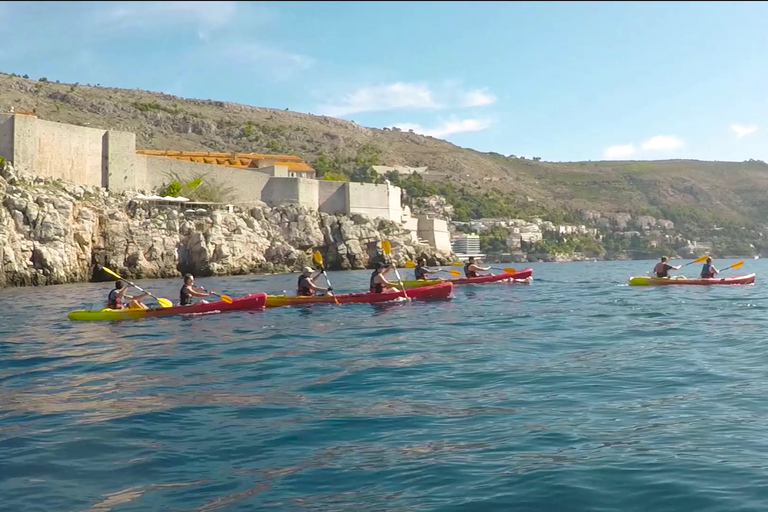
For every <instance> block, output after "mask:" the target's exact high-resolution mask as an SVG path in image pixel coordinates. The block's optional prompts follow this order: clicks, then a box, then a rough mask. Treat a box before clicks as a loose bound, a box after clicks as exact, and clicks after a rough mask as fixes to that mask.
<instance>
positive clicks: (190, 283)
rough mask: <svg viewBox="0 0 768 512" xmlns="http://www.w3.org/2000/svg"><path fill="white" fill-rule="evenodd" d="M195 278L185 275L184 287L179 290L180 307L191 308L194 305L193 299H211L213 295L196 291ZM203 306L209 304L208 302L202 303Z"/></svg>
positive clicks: (203, 301)
mask: <svg viewBox="0 0 768 512" xmlns="http://www.w3.org/2000/svg"><path fill="white" fill-rule="evenodd" d="M194 284H195V276H193V275H192V274H184V285H183V286H182V287H181V290H179V305H181V306H189V305H191V304H192V297H209V296H210V295H211V294H210V293H208V292H206V291H204V290H196V289H195V287H194ZM200 302H202V303H203V304H208V301H207V300H202V301H200Z"/></svg>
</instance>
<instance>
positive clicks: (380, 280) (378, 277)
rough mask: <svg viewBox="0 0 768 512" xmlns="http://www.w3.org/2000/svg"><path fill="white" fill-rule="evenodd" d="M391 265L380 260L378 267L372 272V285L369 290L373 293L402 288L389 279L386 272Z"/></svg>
mask: <svg viewBox="0 0 768 512" xmlns="http://www.w3.org/2000/svg"><path fill="white" fill-rule="evenodd" d="M389 269H390V266H389V265H388V264H387V263H382V262H378V263H377V264H376V269H375V270H374V271H373V274H371V285H370V289H369V291H370V292H371V293H384V292H399V291H400V290H399V289H398V288H397V287H396V286H395V285H394V284H393V283H390V282H389V281H387V278H386V277H384V274H386V273H387V272H389Z"/></svg>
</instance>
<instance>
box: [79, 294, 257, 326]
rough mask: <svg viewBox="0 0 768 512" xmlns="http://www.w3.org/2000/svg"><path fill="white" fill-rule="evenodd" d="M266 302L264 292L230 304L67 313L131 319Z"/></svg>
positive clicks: (88, 317) (82, 317) (238, 308)
mask: <svg viewBox="0 0 768 512" xmlns="http://www.w3.org/2000/svg"><path fill="white" fill-rule="evenodd" d="M266 303H267V294H266V293H257V294H254V295H247V296H245V297H241V298H239V299H232V304H228V303H226V302H224V301H223V300H218V301H215V302H208V303H203V302H196V303H194V304H192V305H190V306H173V307H170V308H160V307H158V308H153V309H98V310H79V311H72V312H71V313H70V314H69V319H70V320H133V319H136V318H149V317H155V316H171V315H193V314H203V313H219V312H221V311H244V310H253V309H264V307H265V305H266Z"/></svg>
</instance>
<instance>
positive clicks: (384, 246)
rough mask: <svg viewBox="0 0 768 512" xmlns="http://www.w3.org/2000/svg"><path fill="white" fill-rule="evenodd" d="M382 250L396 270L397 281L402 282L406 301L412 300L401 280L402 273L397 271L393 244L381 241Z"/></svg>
mask: <svg viewBox="0 0 768 512" xmlns="http://www.w3.org/2000/svg"><path fill="white" fill-rule="evenodd" d="M381 248H382V250H384V254H386V255H387V256H389V262H390V263H391V264H392V268H394V269H395V275H396V276H397V280H398V281H399V282H400V287H401V288H402V289H403V295H404V296H405V298H406V299H408V300H411V298H410V297H408V294H407V293H406V291H405V285H404V284H403V280H402V279H400V272H398V271H397V266H396V265H395V261H394V260H393V259H392V244H390V243H389V240H382V241H381Z"/></svg>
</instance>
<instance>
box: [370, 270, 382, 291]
mask: <svg viewBox="0 0 768 512" xmlns="http://www.w3.org/2000/svg"><path fill="white" fill-rule="evenodd" d="M377 275H379V271H378V270H374V271H373V274H371V282H370V288H369V291H370V292H371V293H384V285H382V284H381V283H375V282H374V281H373V280H374V279H376V276H377Z"/></svg>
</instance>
